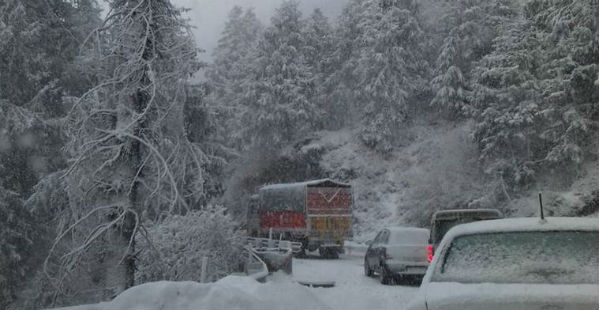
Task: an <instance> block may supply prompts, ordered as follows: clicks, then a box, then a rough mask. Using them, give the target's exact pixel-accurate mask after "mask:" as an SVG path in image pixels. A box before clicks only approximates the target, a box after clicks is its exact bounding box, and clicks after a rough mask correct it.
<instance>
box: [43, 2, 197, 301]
mask: <svg viewBox="0 0 600 310" xmlns="http://www.w3.org/2000/svg"><path fill="white" fill-rule="evenodd" d="M110 7H111V10H110V12H109V14H108V16H107V17H106V19H105V23H104V26H103V27H102V28H99V29H97V30H96V31H95V32H94V33H92V34H91V35H90V38H92V39H95V40H93V41H90V42H88V46H89V49H87V54H86V57H87V63H89V64H90V65H93V67H92V68H93V69H94V70H96V71H97V72H98V74H99V82H98V84H97V85H96V86H95V87H93V88H92V89H91V90H90V91H88V92H87V93H85V94H84V95H83V96H82V97H81V98H79V99H78V100H77V102H75V106H74V108H73V109H72V112H71V113H70V115H69V124H68V135H69V144H68V148H67V150H68V151H69V154H70V156H71V166H70V167H69V169H68V170H67V172H66V185H67V189H66V190H67V193H68V194H69V203H70V205H71V207H72V208H71V214H70V219H69V220H70V222H69V224H68V225H67V226H64V227H63V228H64V229H63V230H62V231H60V232H59V234H58V237H57V240H56V241H55V244H54V245H55V246H56V245H58V244H61V242H62V241H63V240H64V237H65V236H70V237H69V239H70V240H69V243H68V244H70V245H71V249H70V250H69V251H68V252H67V253H57V252H56V251H57V250H58V249H57V248H56V247H55V246H53V247H52V249H51V252H50V255H49V256H48V258H47V260H46V267H47V266H48V262H51V261H52V260H53V258H54V257H56V256H58V257H61V260H60V263H61V264H60V269H59V270H56V274H52V276H53V278H52V280H53V281H52V284H53V285H54V287H55V289H56V290H58V291H59V292H62V288H63V285H64V284H65V276H66V275H68V274H71V273H72V272H73V270H76V269H77V268H78V267H80V266H84V265H83V264H82V262H83V261H84V259H95V258H94V257H99V258H100V260H99V261H98V262H97V264H99V265H95V268H100V270H105V271H106V273H105V274H104V275H102V276H99V279H101V280H97V282H98V283H100V284H99V285H101V286H104V287H105V288H106V289H107V291H106V292H105V294H106V296H105V297H110V296H112V295H113V294H115V293H119V292H120V291H122V290H124V289H126V288H127V287H130V286H132V285H133V284H134V271H135V260H134V255H133V254H134V249H135V247H136V244H135V242H134V240H135V237H136V235H137V234H138V233H139V232H140V225H141V223H143V222H144V221H145V220H153V219H157V218H161V217H162V216H163V215H164V214H172V213H175V212H180V211H183V210H189V209H192V208H197V207H200V206H198V203H199V201H201V199H202V197H203V194H204V191H203V184H204V172H203V165H204V161H205V155H204V153H203V152H202V150H201V149H200V147H199V146H198V145H197V144H194V143H191V142H190V141H189V139H188V137H187V136H186V132H185V128H184V124H185V122H184V117H183V108H184V100H185V81H186V80H187V79H188V78H190V77H191V75H192V74H193V73H194V72H195V71H197V69H198V68H199V63H198V61H197V60H196V53H197V49H196V48H195V46H194V43H193V40H192V36H191V33H190V31H189V26H188V25H187V24H186V22H185V20H183V19H182V17H181V10H179V9H175V8H174V7H173V6H172V5H171V3H170V2H169V1H166V0H160V1H147V0H140V1H136V2H130V1H126V0H115V1H112V2H111V3H110ZM71 238H73V239H71ZM88 250H94V251H98V252H94V253H96V254H97V255H93V256H91V257H90V256H86V255H87V253H88V252H87V251H88ZM60 254H63V255H60ZM50 271H52V270H48V269H47V272H50Z"/></svg>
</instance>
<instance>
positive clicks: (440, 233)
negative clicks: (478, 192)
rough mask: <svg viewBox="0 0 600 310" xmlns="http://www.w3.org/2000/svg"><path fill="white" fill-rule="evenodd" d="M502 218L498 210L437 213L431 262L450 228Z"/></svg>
mask: <svg viewBox="0 0 600 310" xmlns="http://www.w3.org/2000/svg"><path fill="white" fill-rule="evenodd" d="M500 218H503V216H502V213H501V212H500V211H498V210H496V209H453V210H441V211H437V212H435V213H434V214H433V216H432V217H431V226H430V229H431V234H430V235H429V244H430V246H429V247H428V249H427V250H428V259H429V261H430V262H431V259H432V258H433V254H434V252H435V250H436V249H437V247H438V245H439V244H440V241H442V238H444V235H445V234H446V233H447V232H448V230H450V228H452V227H454V226H456V225H459V224H466V223H471V222H475V221H483V220H495V219H500Z"/></svg>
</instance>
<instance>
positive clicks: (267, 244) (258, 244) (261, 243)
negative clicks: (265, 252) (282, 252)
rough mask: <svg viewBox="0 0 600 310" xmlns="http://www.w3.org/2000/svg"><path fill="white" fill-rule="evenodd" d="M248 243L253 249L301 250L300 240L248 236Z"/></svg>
mask: <svg viewBox="0 0 600 310" xmlns="http://www.w3.org/2000/svg"><path fill="white" fill-rule="evenodd" d="M248 245H249V246H250V247H252V248H255V249H291V250H292V253H294V254H296V253H299V252H300V251H302V243H301V242H293V241H288V240H277V239H269V238H252V237H249V238H248Z"/></svg>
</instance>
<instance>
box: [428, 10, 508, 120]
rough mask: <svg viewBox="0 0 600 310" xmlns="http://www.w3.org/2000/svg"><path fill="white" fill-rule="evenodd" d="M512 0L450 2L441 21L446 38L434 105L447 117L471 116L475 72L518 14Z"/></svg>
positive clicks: (438, 65)
mask: <svg viewBox="0 0 600 310" xmlns="http://www.w3.org/2000/svg"><path fill="white" fill-rule="evenodd" d="M515 9H516V7H515V5H514V4H512V3H511V0H493V1H488V0H475V1H473V0H458V1H450V2H448V6H447V8H446V13H445V14H444V16H443V17H442V19H441V27H440V29H441V31H442V32H444V33H445V38H444V40H443V43H442V45H441V47H440V52H439V55H438V57H437V60H436V63H435V72H434V77H433V79H432V80H431V87H432V89H433V91H434V97H433V99H432V100H431V105H432V106H435V107H437V108H438V110H440V111H442V112H443V113H444V114H445V115H446V116H447V117H456V116H459V115H466V114H469V113H470V111H469V100H470V99H469V98H470V94H471V90H472V89H471V86H470V84H471V82H472V81H471V80H472V79H471V70H472V69H473V67H474V64H475V63H476V62H477V61H478V60H480V59H481V58H482V57H483V56H485V55H486V54H487V53H489V52H490V51H491V48H492V42H493V40H494V38H495V37H496V36H497V34H498V31H499V28H500V27H501V26H502V25H504V24H506V23H507V22H508V21H510V20H511V19H512V18H513V16H514V15H515Z"/></svg>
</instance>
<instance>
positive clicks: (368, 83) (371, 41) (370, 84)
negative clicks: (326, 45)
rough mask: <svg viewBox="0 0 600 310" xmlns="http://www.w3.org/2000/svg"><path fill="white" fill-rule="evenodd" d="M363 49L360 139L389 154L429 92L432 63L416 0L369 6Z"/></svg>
mask: <svg viewBox="0 0 600 310" xmlns="http://www.w3.org/2000/svg"><path fill="white" fill-rule="evenodd" d="M365 6H366V13H367V16H365V17H364V18H363V19H362V21H361V23H360V25H359V26H360V27H361V28H362V33H361V35H362V37H361V38H360V40H361V43H362V46H361V47H360V55H359V58H358V61H357V67H356V72H357V74H358V79H359V82H358V86H359V90H358V91H357V92H358V98H359V99H360V100H361V101H362V103H361V104H362V105H363V112H362V115H363V119H362V130H361V131H362V132H361V137H362V140H363V141H364V143H365V144H366V145H368V146H370V147H372V148H376V149H378V150H381V151H384V152H387V151H390V150H391V149H392V148H393V146H394V142H395V137H396V136H397V134H398V130H399V129H400V128H401V126H402V124H403V123H404V122H405V121H406V119H407V117H408V112H409V111H408V110H409V105H411V104H417V101H418V98H419V96H420V94H422V93H423V92H425V90H426V88H427V83H426V81H427V80H426V79H427V73H428V72H427V71H428V64H427V61H426V60H425V58H424V55H423V46H424V45H423V43H424V37H425V33H424V32H423V31H422V30H421V28H420V25H419V22H418V21H417V19H416V15H417V14H418V7H417V3H416V2H415V1H412V0H372V1H367V2H366V3H365Z"/></svg>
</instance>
